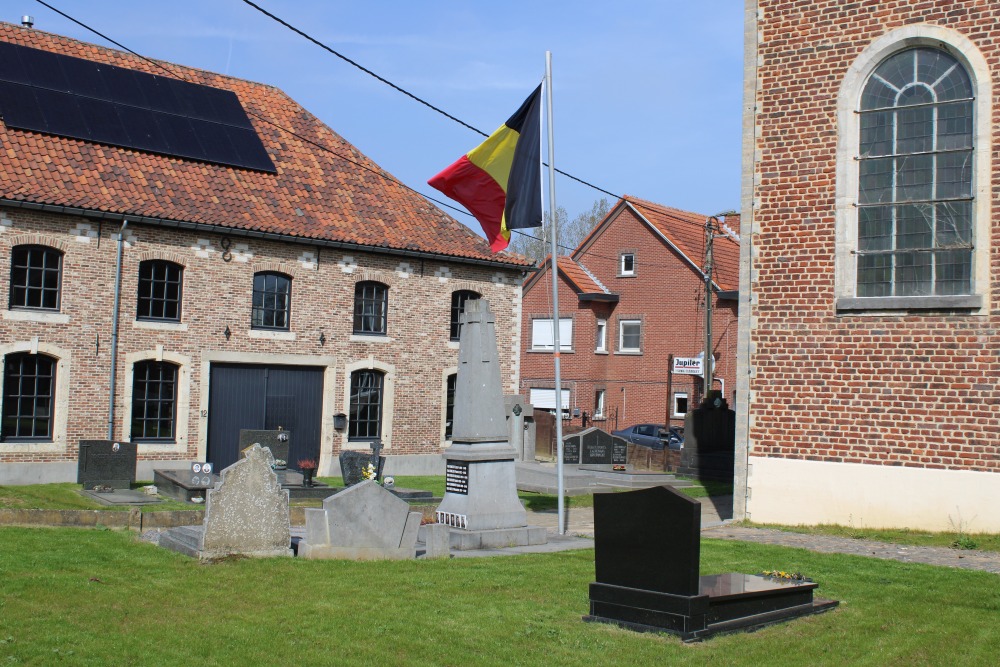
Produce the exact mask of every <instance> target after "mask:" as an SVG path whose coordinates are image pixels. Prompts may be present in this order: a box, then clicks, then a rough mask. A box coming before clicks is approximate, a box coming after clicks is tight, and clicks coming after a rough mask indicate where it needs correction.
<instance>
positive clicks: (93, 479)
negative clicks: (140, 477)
mask: <svg viewBox="0 0 1000 667" xmlns="http://www.w3.org/2000/svg"><path fill="white" fill-rule="evenodd" d="M136 458H137V452H136V446H135V443H132V442H121V441H114V440H81V441H80V454H79V457H78V458H77V468H76V482H77V484H83V488H84V489H93V488H94V487H97V486H110V487H112V488H115V489H128V488H130V487H131V486H132V484H134V483H135V461H136Z"/></svg>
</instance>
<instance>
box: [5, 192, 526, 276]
mask: <svg viewBox="0 0 1000 667" xmlns="http://www.w3.org/2000/svg"><path fill="white" fill-rule="evenodd" d="M0 206H7V207H10V208H24V209H29V210H32V211H45V212H47V213H61V214H64V215H77V216H82V217H85V218H91V219H95V220H113V221H115V222H124V221H125V220H126V218H127V219H128V221H129V222H130V223H131V224H134V225H135V224H139V225H152V226H155V227H170V228H174V229H190V230H194V231H199V232H207V233H212V234H229V235H232V236H241V237H245V238H257V239H263V240H266V241H280V242H283V243H301V244H304V245H311V246H320V247H323V248H336V249H339V250H354V251H359V252H380V253H385V254H387V255H399V256H402V257H414V258H417V259H434V260H441V261H449V262H455V263H458V264H471V265H474V266H488V267H490V268H496V269H506V270H509V271H521V272H534V271H537V268H536V267H534V266H531V265H524V266H522V265H519V264H508V263H505V262H491V261H489V260H486V259H473V258H471V257H457V256H454V255H445V254H441V253H433V252H423V251H419V250H403V249H400V248H387V247H383V246H371V245H363V244H360V243H346V242H344V241H330V240H326V239H310V238H306V237H302V236H293V235H291V234H279V233H277V232H261V231H256V230H252V229H239V228H237V227H222V226H220V225H210V224H208V223H205V222H188V221H184V220H171V219H169V218H154V217H150V216H145V215H130V214H127V213H110V212H108V211H97V210H93V209H86V208H77V207H74V206H61V205H58V204H38V203H35V202H28V201H20V200H17V199H5V198H0Z"/></svg>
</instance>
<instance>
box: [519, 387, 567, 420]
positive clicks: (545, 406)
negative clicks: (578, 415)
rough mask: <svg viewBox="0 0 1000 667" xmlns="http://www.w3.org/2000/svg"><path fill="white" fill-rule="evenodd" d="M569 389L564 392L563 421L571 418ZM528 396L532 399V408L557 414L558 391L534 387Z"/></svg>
mask: <svg viewBox="0 0 1000 667" xmlns="http://www.w3.org/2000/svg"><path fill="white" fill-rule="evenodd" d="M569 394H570V391H569V389H563V390H562V417H563V419H568V418H569V399H570V395H569ZM528 396H529V398H530V399H531V406H532V407H533V408H534V409H535V410H545V411H546V412H552V413H553V414H555V411H556V390H555V389H551V388H549V389H547V388H545V387H532V388H530V389H529V390H528Z"/></svg>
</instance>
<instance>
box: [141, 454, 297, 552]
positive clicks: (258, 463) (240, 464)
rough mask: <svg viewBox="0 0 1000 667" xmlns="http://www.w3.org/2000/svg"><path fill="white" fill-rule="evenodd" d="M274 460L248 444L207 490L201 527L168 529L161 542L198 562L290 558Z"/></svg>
mask: <svg viewBox="0 0 1000 667" xmlns="http://www.w3.org/2000/svg"><path fill="white" fill-rule="evenodd" d="M273 464H274V456H273V455H272V454H271V450H269V449H267V448H265V447H261V446H260V445H259V444H254V445H252V446H251V447H250V448H249V449H248V450H247V451H246V456H245V458H243V459H241V460H239V461H237V462H236V463H234V464H233V465H231V466H229V467H228V468H226V469H225V470H223V471H222V475H221V478H220V481H219V483H218V484H217V485H216V486H215V488H214V489H209V490H208V492H207V493H206V495H205V520H204V522H203V523H202V525H200V526H181V527H180V528H171V529H170V530H168V531H166V532H165V533H163V535H161V536H160V546H163V547H166V548H168V549H173V550H174V551H179V552H181V553H184V554H187V555H189V556H194V557H196V558H198V559H200V560H210V559H214V558H222V557H225V556H232V555H240V556H253V557H268V556H291V555H292V549H291V542H292V537H291V528H290V525H289V520H288V490H287V489H282V488H281V485H280V484H279V483H278V476H277V475H276V474H275V472H274V470H272V469H271V466H272V465H273Z"/></svg>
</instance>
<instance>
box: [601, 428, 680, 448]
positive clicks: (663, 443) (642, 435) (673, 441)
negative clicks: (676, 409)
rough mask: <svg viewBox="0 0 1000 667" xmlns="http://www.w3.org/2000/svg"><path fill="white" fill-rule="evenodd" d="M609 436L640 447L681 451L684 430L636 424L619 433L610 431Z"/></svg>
mask: <svg viewBox="0 0 1000 667" xmlns="http://www.w3.org/2000/svg"><path fill="white" fill-rule="evenodd" d="M611 435H617V436H618V437H619V438H624V439H625V440H627V441H628V442H631V443H632V444H635V445H642V446H644V447H649V448H650V449H663V448H664V447H666V448H668V449H681V448H682V447H684V429H681V428H677V427H676V426H669V427H666V426H664V425H663V424H636V425H635V426H629V427H628V428H623V429H621V430H619V431H612V432H611Z"/></svg>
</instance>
